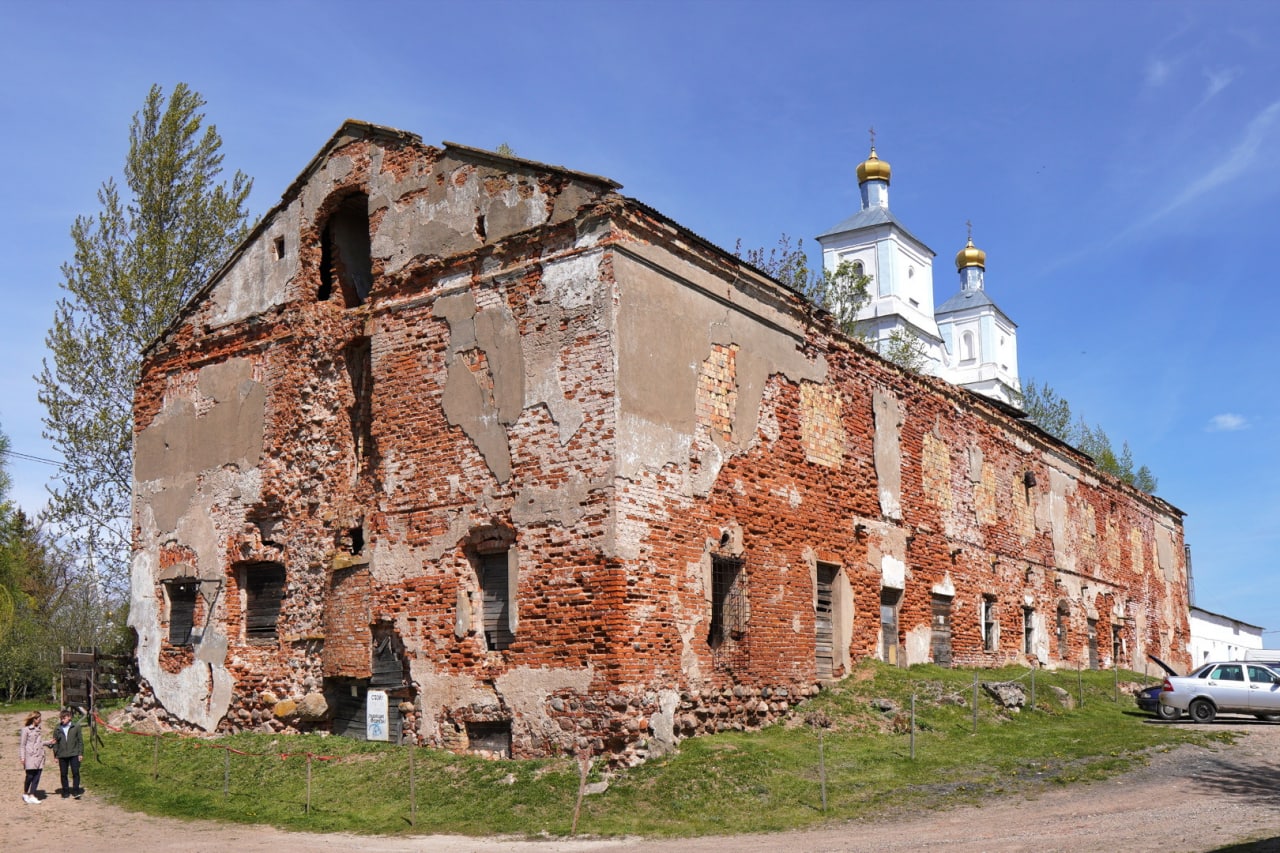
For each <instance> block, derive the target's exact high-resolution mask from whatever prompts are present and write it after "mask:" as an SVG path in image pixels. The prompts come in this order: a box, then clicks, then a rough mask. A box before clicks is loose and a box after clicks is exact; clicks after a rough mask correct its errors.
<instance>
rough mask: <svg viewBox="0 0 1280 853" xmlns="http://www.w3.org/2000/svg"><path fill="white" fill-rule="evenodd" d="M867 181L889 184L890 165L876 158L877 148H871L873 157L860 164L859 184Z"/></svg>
mask: <svg viewBox="0 0 1280 853" xmlns="http://www.w3.org/2000/svg"><path fill="white" fill-rule="evenodd" d="M865 181H884V182H885V183H886V184H887V183H889V164H888V163H886V162H885V161H884V160H881V159H880V158H879V157H877V156H876V147H875V146H874V145H873V146H871V156H870V157H868V158H867V159H866V160H863V161H862V162H861V163H859V164H858V183H860V184H861V183H863V182H865Z"/></svg>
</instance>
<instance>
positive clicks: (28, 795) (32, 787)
mask: <svg viewBox="0 0 1280 853" xmlns="http://www.w3.org/2000/svg"><path fill="white" fill-rule="evenodd" d="M18 763H19V764H21V765H22V769H23V770H25V771H26V773H27V777H26V779H25V780H24V781H23V783H22V801H23V802H24V803H30V804H31V805H39V803H40V798H39V797H37V796H36V791H38V790H40V771H41V770H43V769H44V736H43V735H42V734H41V732H40V712H39V711H32V712H31V713H30V714H27V718H26V719H25V720H23V721H22V732H21V733H20V735H19V737H18Z"/></svg>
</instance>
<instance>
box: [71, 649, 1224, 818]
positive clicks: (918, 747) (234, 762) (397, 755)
mask: <svg viewBox="0 0 1280 853" xmlns="http://www.w3.org/2000/svg"><path fill="white" fill-rule="evenodd" d="M973 677H974V676H973V670H956V669H944V668H940V667H935V666H916V667H911V668H908V669H897V668H893V667H887V666H884V665H883V664H879V663H875V662H868V663H864V664H863V665H861V666H860V667H859V668H858V669H857V671H856V672H855V673H854V674H853V675H851V676H850V677H849V678H847V679H845V680H844V681H842V682H841V683H840V684H839V685H838V686H837V687H835V688H832V689H828V690H824V691H823V692H822V693H821V694H819V695H818V696H816V697H814V698H813V699H812V700H810V701H808V702H805V703H804V704H802V705H800V706H799V707H797V708H796V710H795V711H794V712H793V714H792V715H791V718H790V719H789V721H788V722H786V723H783V724H779V725H774V726H770V727H768V728H766V729H763V730H761V731H755V732H725V733H722V734H718V735H713V736H706V737H699V738H693V739H690V740H686V741H684V742H683V743H681V744H680V748H679V750H678V751H677V752H676V753H674V754H672V755H669V756H666V757H663V758H659V759H654V760H651V761H649V762H648V763H647V764H644V765H642V766H640V767H636V768H631V769H627V770H621V771H618V772H617V773H615V774H613V775H612V777H611V779H610V785H609V787H608V790H606V791H605V792H604V793H602V794H597V795H593V796H589V797H587V798H586V799H585V801H584V803H583V805H582V809H581V815H580V819H579V822H578V832H579V833H580V834H591V835H618V834H641V835H657V836H684V835H702V834H711V833H729V832H767V831H773V830H784V829H795V828H800V827H805V826H812V825H814V824H817V823H821V822H824V821H833V820H842V819H847V818H853V817H864V816H868V815H872V814H883V813H889V812H896V811H899V810H903V809H913V810H918V809H922V808H945V807H947V806H949V805H954V804H959V803H966V802H973V801H978V800H981V799H985V798H988V797H991V796H993V795H999V794H1005V793H1019V792H1030V791H1033V790H1036V789H1040V788H1043V787H1044V786H1051V785H1059V784H1072V783H1082V782H1088V781H1091V780H1097V779H1101V778H1105V777H1107V776H1109V775H1114V774H1115V773H1118V772H1120V771H1122V770H1124V769H1126V768H1128V767H1131V766H1132V765H1133V763H1134V762H1138V761H1142V760H1144V759H1143V755H1144V753H1145V752H1146V751H1147V750H1151V749H1169V748H1172V747H1173V746H1175V745H1177V744H1181V743H1197V744H1202V745H1208V744H1211V743H1213V742H1215V741H1217V742H1220V741H1222V740H1224V739H1229V738H1230V735H1223V734H1217V735H1211V734H1208V733H1206V732H1203V731H1200V730H1197V729H1195V728H1192V727H1187V726H1176V725H1167V724H1163V723H1160V722H1157V721H1155V720H1154V719H1153V718H1150V717H1148V716H1146V715H1145V714H1140V713H1139V712H1138V710H1137V708H1136V706H1135V705H1134V704H1133V698H1132V697H1131V696H1129V695H1127V694H1126V693H1124V692H1121V693H1120V694H1119V698H1118V701H1117V699H1116V687H1115V685H1116V680H1117V679H1116V675H1115V674H1114V673H1112V672H1110V671H1105V672H1085V673H1083V674H1077V673H1076V672H1062V673H1049V672H1044V671H1040V672H1037V673H1036V674H1035V678H1036V707H1035V709H1034V710H1031V709H1030V708H1024V709H1023V710H1022V711H1020V712H1008V711H1002V710H1000V709H998V708H997V707H996V706H995V704H994V703H993V701H992V700H991V698H990V697H989V696H988V695H987V694H986V693H985V691H980V696H979V702H978V715H977V733H976V734H975V732H974V714H973V706H972V699H973ZM979 677H980V678H981V680H982V681H984V682H993V681H996V682H998V681H1015V680H1016V681H1018V683H1020V684H1022V685H1023V686H1024V688H1025V689H1027V690H1028V691H1029V690H1030V675H1029V674H1028V672H1027V670H1025V669H1012V668H1011V669H1005V670H998V671H991V670H985V671H982V672H981V673H980V674H979ZM1119 680H1120V681H1121V682H1123V681H1144V683H1150V681H1151V679H1149V678H1147V679H1143V677H1142V676H1139V675H1137V674H1134V673H1124V672H1121V673H1120V674H1119ZM1054 687H1056V688H1057V690H1054V689H1053V688H1054ZM913 695H914V696H915V707H916V714H915V726H914V735H913V733H912V725H911V704H912V696H913ZM1081 698H1083V704H1081V702H1080V699H1081ZM823 723H825V724H826V725H822V724H823ZM820 740H821V744H820V743H819V741H820ZM820 747H821V754H822V756H823V758H824V761H823V762H822V764H820V762H819V754H820ZM913 748H914V757H912V751H913ZM97 753H98V754H97V756H96V757H95V756H94V755H93V754H92V750H91V751H90V754H89V755H87V756H86V766H85V774H86V784H87V785H90V786H92V787H93V788H94V789H95V790H96V791H99V792H101V793H103V794H104V795H107V796H109V797H112V798H114V799H115V800H116V801H117V802H119V803H120V804H121V805H123V806H125V807H126V808H131V809H137V810H141V811H146V812H149V813H152V814H163V815H170V816H177V817H199V818H212V819H218V820H227V821H236V822H247V823H267V824H272V825H275V826H278V827H282V828H286V829H294V830H308V831H314V832H335V831H342V832H356V833H374V834H399V833H430V832H449V833H463V834H473V835H480V834H490V833H513V834H521V835H530V836H537V835H551V836H562V835H567V834H568V833H569V832H570V828H571V826H572V820H573V811H574V805H575V802H576V799H577V793H578V780H579V775H578V765H577V762H576V761H575V760H573V759H572V758H570V757H563V758H555V759H545V760H531V761H488V760H483V759H479V758H475V757H470V756H457V755H452V754H449V753H445V752H441V751H438V750H429V749H411V748H408V747H400V746H391V745H388V744H380V743H365V742H361V741H354V740H349V739H346V738H336V737H323V736H319V735H302V736H285V735H264V734H241V735H233V736H227V737H220V738H216V739H207V740H206V739H197V738H180V737H178V736H176V735H165V736H164V737H161V738H155V737H148V736H139V735H135V734H131V733H112V732H104V737H103V743H102V746H101V747H99V748H98V750H97ZM307 753H311V754H312V756H313V757H312V759H311V760H310V762H308V759H307V757H306V755H307ZM282 754H283V755H285V756H287V757H282ZM321 756H323V757H324V760H322V759H321V758H320V757H321ZM308 763H310V788H309V794H308V770H307V766H308ZM824 773H825V779H826V800H827V805H826V809H825V811H824V810H823V806H822V787H823V786H822V778H823V775H824ZM153 775H154V776H155V778H153ZM592 778H593V779H597V780H598V779H599V778H600V769H599V767H597V768H596V769H595V770H593V773H592ZM411 789H412V791H413V794H414V796H413V797H411V795H410V792H411ZM308 802H309V808H308ZM415 802H416V813H415V809H414V803H415Z"/></svg>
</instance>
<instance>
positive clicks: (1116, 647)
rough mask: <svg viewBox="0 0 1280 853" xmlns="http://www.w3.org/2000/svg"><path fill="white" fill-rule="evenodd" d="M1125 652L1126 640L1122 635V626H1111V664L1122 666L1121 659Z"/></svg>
mask: <svg viewBox="0 0 1280 853" xmlns="http://www.w3.org/2000/svg"><path fill="white" fill-rule="evenodd" d="M1123 651H1124V638H1123V637H1121V635H1120V626H1119V625H1112V626H1111V663H1112V664H1113V665H1114V666H1119V665H1120V658H1121V657H1122V652H1123Z"/></svg>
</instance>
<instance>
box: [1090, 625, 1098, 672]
mask: <svg viewBox="0 0 1280 853" xmlns="http://www.w3.org/2000/svg"><path fill="white" fill-rule="evenodd" d="M1088 642H1089V669H1097V668H1098V620H1097V619H1090V620H1089V635H1088Z"/></svg>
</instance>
